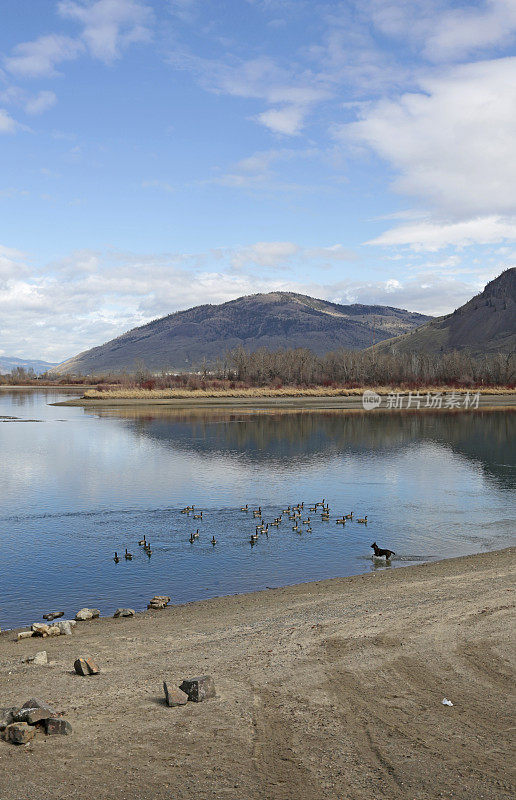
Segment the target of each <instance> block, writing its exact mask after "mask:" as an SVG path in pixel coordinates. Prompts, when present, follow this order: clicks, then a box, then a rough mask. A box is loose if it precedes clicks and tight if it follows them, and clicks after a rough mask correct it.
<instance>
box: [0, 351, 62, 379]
mask: <svg viewBox="0 0 516 800" xmlns="http://www.w3.org/2000/svg"><path fill="white" fill-rule="evenodd" d="M55 366H57V365H56V364H55V362H54V363H53V364H51V363H50V362H49V361H38V360H37V359H33V358H13V357H12V356H2V355H0V374H1V375H7V374H9V373H11V372H12V371H13V369H16V367H21V368H22V369H33V370H34V372H35V373H36V375H41V374H42V373H43V372H47V370H50V369H52V368H53V367H55Z"/></svg>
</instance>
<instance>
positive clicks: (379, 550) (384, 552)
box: [371, 542, 396, 561]
mask: <svg viewBox="0 0 516 800" xmlns="http://www.w3.org/2000/svg"><path fill="white" fill-rule="evenodd" d="M371 547H372V548H373V550H374V554H375V556H377V557H378V558H382V556H385V560H386V561H388V560H389V559H390V557H391V556H395V555H396V553H395V552H394V550H382V548H381V547H378V545H377V544H376V542H373V543H372V545H371Z"/></svg>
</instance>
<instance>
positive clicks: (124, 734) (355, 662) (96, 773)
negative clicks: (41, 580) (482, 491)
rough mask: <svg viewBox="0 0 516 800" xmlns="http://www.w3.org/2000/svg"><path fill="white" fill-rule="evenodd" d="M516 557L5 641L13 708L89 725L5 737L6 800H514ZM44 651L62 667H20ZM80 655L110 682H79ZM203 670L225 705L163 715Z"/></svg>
mask: <svg viewBox="0 0 516 800" xmlns="http://www.w3.org/2000/svg"><path fill="white" fill-rule="evenodd" d="M515 555H516V548H507V549H504V550H499V551H493V552H488V553H482V554H477V555H472V556H463V557H460V558H453V559H445V560H442V561H437V562H429V563H425V564H421V565H413V566H409V567H401V568H397V569H393V570H385V571H381V572H370V573H367V574H365V575H358V576H351V577H346V578H333V579H330V580H325V581H316V582H312V583H302V584H297V585H294V586H288V587H283V588H277V589H270V590H262V591H260V592H255V593H252V594H244V595H240V594H239V595H230V596H226V597H218V598H212V599H208V600H200V601H196V602H192V603H187V604H184V605H177V606H169V607H168V608H167V609H164V610H162V611H145V612H141V613H139V614H136V615H135V616H134V617H127V618H120V619H113V618H110V617H103V618H100V619H98V620H91V621H87V622H78V623H77V627H76V628H75V631H74V633H73V635H72V636H59V637H50V638H49V639H44V640H43V639H39V638H34V639H25V640H22V641H20V642H14V641H13V639H12V637H13V633H12V632H9V633H4V634H2V635H1V636H0V663H1V664H2V670H1V673H0V674H1V678H0V684H1V688H2V692H1V694H2V701H3V702H2V704H3V705H14V704H16V703H22V702H25V701H26V700H27V698H29V697H40V698H41V699H43V700H45V701H46V702H49V703H50V704H51V705H52V706H54V707H56V708H57V709H58V710H59V711H62V712H63V713H64V714H65V715H66V719H67V720H69V721H70V722H71V724H72V727H73V733H72V735H70V736H65V737H61V736H55V737H44V736H43V735H39V734H38V736H37V737H36V739H34V740H33V742H32V744H31V745H30V746H29V747H28V748H26V747H18V748H17V747H15V746H13V745H8V744H6V743H5V742H2V741H0V757H5V761H4V764H5V766H6V767H7V765H8V769H4V770H2V771H0V796H1V797H2V800H18V798H19V797H28V796H30V797H39V798H40V800H64V799H65V798H67V800H69V798H70V797H75V796H82V795H87V796H92V797H93V796H95V797H96V798H98V800H114V798H115V797H124V798H125V797H135V798H137V800H170V798H172V797H173V798H174V800H191V798H192V797H199V798H202V800H221V798H225V797H227V798H229V800H241V798H245V800H272V798H274V800H335V798H337V797H346V798H349V799H350V800H371V798H372V797H378V798H380V797H385V798H387V797H388V798H389V800H414V798H417V800H423V798H425V800H433V799H434V798H438V797H443V796H444V797H449V796H453V797H454V798H456V800H471V798H472V797H480V796H483V797H484V798H486V800H508V798H509V797H512V796H513V792H514V786H513V785H512V778H511V772H510V770H511V762H510V750H511V736H510V719H511V709H510V708H509V703H508V685H509V683H510V680H511V659H513V653H512V639H511V632H510V619H511V615H512V614H513V608H514V577H515V573H516V559H515V558H514V557H515ZM156 588H157V590H159V589H160V587H156ZM42 649H45V650H46V651H47V652H48V658H49V662H50V663H49V665H48V666H34V665H30V664H25V663H22V659H23V658H25V657H26V656H28V655H30V654H34V653H35V652H36V651H38V650H42ZM79 656H91V657H93V658H94V659H95V661H97V663H98V664H99V667H100V670H101V671H100V674H99V675H97V676H92V677H89V678H83V677H79V676H77V675H75V674H74V672H73V669H72V665H73V662H74V660H75V659H76V658H78V657H79ZM198 674H211V675H213V677H214V680H215V686H216V691H217V696H216V697H215V698H214V699H212V700H209V701H206V702H204V703H201V704H196V703H188V704H187V705H186V706H184V707H181V708H168V707H166V706H165V705H164V703H163V700H162V697H163V692H162V682H163V680H167V681H171V682H172V683H173V684H178V683H179V682H180V681H181V680H182V679H183V678H187V677H193V676H195V675H198ZM443 697H446V698H449V699H450V700H451V701H452V703H453V707H452V708H447V707H445V706H443V705H442V700H443ZM36 765H37V768H36Z"/></svg>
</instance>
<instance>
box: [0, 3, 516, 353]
mask: <svg viewBox="0 0 516 800" xmlns="http://www.w3.org/2000/svg"><path fill="white" fill-rule="evenodd" d="M515 40H516V3H515V2H514V0H480V1H479V2H468V3H460V2H450V0H356V2H355V1H354V0H347V1H346V2H335V1H333V2H332V0H329V1H328V2H317V1H314V0H310V2H305V0H229V1H226V2H225V1H224V0H221V1H220V2H207V1H204V0H0V354H1V353H2V352H3V353H4V354H6V355H11V356H19V357H41V358H46V359H48V360H52V361H58V360H61V359H64V358H66V357H68V356H71V355H74V354H75V353H77V352H78V351H80V350H83V349H86V348H88V347H91V346H93V345H95V344H100V343H102V342H103V341H105V340H107V339H109V338H112V337H113V336H116V335H118V334H119V333H122V332H123V331H124V330H127V329H128V328H130V327H133V326H135V325H138V324H142V323H144V322H146V321H148V320H149V319H153V318H155V317H158V316H161V315H163V314H166V313H170V312H172V311H175V310H178V309H181V308H187V307H190V306H192V305H197V304H200V303H206V302H214V303H218V302H222V301H224V300H228V299H231V298H234V297H238V296H240V295H242V294H250V293H253V292H259V291H270V290H273V289H286V290H293V291H300V292H305V293H308V294H312V295H314V296H317V297H323V298H326V299H331V300H337V301H339V302H364V303H381V304H386V305H393V306H402V307H405V308H409V309H411V310H415V311H421V312H425V313H430V314H441V313H445V312H447V311H450V310H451V309H453V308H455V307H456V306H457V305H459V304H460V303H462V302H464V301H465V300H466V299H468V298H469V297H470V296H471V295H472V294H474V293H475V292H476V291H479V290H480V289H481V288H482V287H483V285H484V284H485V283H486V281H488V280H490V279H491V278H492V277H494V276H495V275H497V274H498V273H499V272H500V271H501V270H502V269H503V268H505V267H507V266H513V265H514V264H515V262H516V246H515V239H516V194H515V192H514V186H515V185H516V157H515V156H516V143H515V139H516V56H515Z"/></svg>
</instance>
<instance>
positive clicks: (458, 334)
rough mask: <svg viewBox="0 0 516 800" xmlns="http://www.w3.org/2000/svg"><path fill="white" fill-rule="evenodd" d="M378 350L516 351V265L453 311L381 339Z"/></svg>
mask: <svg viewBox="0 0 516 800" xmlns="http://www.w3.org/2000/svg"><path fill="white" fill-rule="evenodd" d="M376 349H377V352H381V353H385V352H392V353H393V352H397V353H413V352H417V353H443V352H444V353H446V352H449V351H450V350H467V351H468V352H469V353H471V354H472V355H482V354H485V353H510V352H514V351H515V350H516V268H514V267H512V268H511V269H506V270H505V271H504V272H502V274H501V275H499V276H498V278H495V279H494V280H492V281H490V282H489V283H488V284H487V286H486V287H485V289H484V291H483V292H481V293H480V294H478V295H476V297H473V298H472V299H471V300H468V302H467V303H465V304H464V305H463V306H460V308H457V309H456V310H455V311H454V312H453V313H452V314H446V316H444V317H437V318H436V319H433V320H431V321H430V322H427V323H426V324H425V325H422V326H421V327H420V328H417V329H416V330H413V331H411V332H410V333H406V334H404V335H402V336H397V337H396V338H394V339H391V340H390V341H388V342H382V343H381V344H380V345H379V346H378V347H377V348H376Z"/></svg>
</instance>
